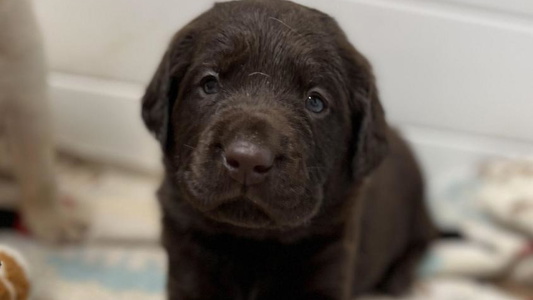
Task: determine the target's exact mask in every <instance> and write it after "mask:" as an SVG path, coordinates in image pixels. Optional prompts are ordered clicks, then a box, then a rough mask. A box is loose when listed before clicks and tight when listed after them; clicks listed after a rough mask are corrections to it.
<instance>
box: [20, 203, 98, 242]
mask: <svg viewBox="0 0 533 300" xmlns="http://www.w3.org/2000/svg"><path fill="white" fill-rule="evenodd" d="M46 202H47V201H40V203H39V204H37V205H28V206H25V207H23V209H22V217H23V222H24V225H25V226H26V227H27V229H28V230H29V231H30V233H31V234H33V235H35V236H36V237H37V238H39V239H41V240H43V241H46V242H51V243H66V242H78V241H81V240H82V239H84V238H85V236H86V235H87V233H88V228H89V216H90V213H89V210H88V208H87V207H86V206H85V205H83V204H82V203H80V202H77V201H75V200H74V199H73V198H71V197H70V196H67V195H61V196H60V197H59V200H56V201H52V203H53V204H52V205H46V206H45V205H43V204H44V203H46Z"/></svg>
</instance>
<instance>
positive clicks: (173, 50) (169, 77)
mask: <svg viewBox="0 0 533 300" xmlns="http://www.w3.org/2000/svg"><path fill="white" fill-rule="evenodd" d="M191 27H192V25H189V26H187V27H185V28H184V29H182V30H181V31H179V32H178V33H177V34H176V35H175V36H174V38H173V39H172V41H171V43H170V45H169V47H168V49H167V51H166V52H165V55H164V56H163V59H162V60H161V62H160V63H159V67H158V68H157V71H156V72H155V74H154V76H153V77H152V80H151V82H150V84H149V85H148V87H147V88H146V92H145V94H144V96H143V98H142V118H143V120H144V123H145V125H146V127H147V128H148V130H150V132H152V134H154V136H155V137H156V138H157V140H159V142H160V144H161V146H162V147H163V149H165V148H166V146H167V144H168V142H169V141H168V140H169V138H170V132H169V131H170V130H171V128H170V127H169V125H170V117H171V113H172V108H173V106H174V103H175V101H176V99H177V97H178V95H179V86H180V81H181V80H182V79H183V77H184V76H185V73H186V71H187V69H188V67H189V65H190V63H191V60H192V52H193V38H192V30H191Z"/></svg>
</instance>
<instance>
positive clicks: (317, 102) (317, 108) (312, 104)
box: [305, 93, 326, 114]
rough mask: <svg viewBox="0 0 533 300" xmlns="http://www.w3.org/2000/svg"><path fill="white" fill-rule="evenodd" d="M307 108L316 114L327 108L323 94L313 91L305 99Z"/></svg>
mask: <svg viewBox="0 0 533 300" xmlns="http://www.w3.org/2000/svg"><path fill="white" fill-rule="evenodd" d="M305 108H307V110H309V111H311V112H314V113H315V114H318V113H321V112H323V111H324V110H325V109H326V103H325V102H324V100H323V99H322V96H320V95H318V94H316V93H312V94H311V95H309V96H308V97H307V99H306V100H305Z"/></svg>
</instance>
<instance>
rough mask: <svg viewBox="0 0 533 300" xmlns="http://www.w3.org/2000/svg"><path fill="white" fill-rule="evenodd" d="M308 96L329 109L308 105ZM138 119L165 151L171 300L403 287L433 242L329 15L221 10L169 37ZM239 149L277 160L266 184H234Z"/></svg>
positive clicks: (264, 8) (416, 184)
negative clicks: (205, 87)
mask: <svg viewBox="0 0 533 300" xmlns="http://www.w3.org/2000/svg"><path fill="white" fill-rule="evenodd" d="M209 74H211V75H213V76H215V77H217V78H218V80H219V82H220V91H219V92H218V93H216V94H213V95H210V94H206V93H203V92H202V80H203V79H202V78H203V77H205V76H206V75H209ZM309 91H319V92H320V94H322V95H323V97H324V98H325V100H326V103H327V109H326V111H325V112H322V113H320V114H314V113H311V112H309V111H307V110H306V109H305V99H306V97H307V95H308V93H309ZM142 114H143V118H144V120H145V123H146V125H147V127H148V128H149V129H150V130H151V131H152V132H153V133H154V134H155V135H156V137H157V138H158V139H159V141H160V142H161V145H162V149H163V151H164V164H165V170H166V177H165V180H164V182H163V184H162V186H161V189H160V191H159V199H160V202H161V206H162V209H163V215H164V217H163V224H164V227H163V228H164V230H163V242H164V245H165V247H166V249H167V252H168V256H169V263H170V266H169V278H168V292H169V296H168V297H169V299H172V300H177V299H180V300H183V299H348V298H350V297H351V296H354V295H359V294H361V293H363V292H371V291H381V292H386V293H393V294H397V293H401V292H404V291H405V290H407V289H408V288H409V284H410V283H411V281H412V278H413V272H414V269H415V263H416V262H417V260H418V258H419V257H420V255H421V253H423V251H424V249H425V247H426V245H427V243H428V242H429V241H430V239H431V238H432V237H433V236H434V230H433V226H432V224H431V222H430V220H429V219H428V216H427V213H426V210H425V207H424V203H423V184H422V178H421V176H420V173H419V170H418V168H417V165H416V162H415V160H414V158H413V156H412V154H411V152H410V151H409V149H408V148H407V146H406V144H405V143H404V142H403V141H402V140H401V139H400V138H399V137H398V135H397V134H396V133H394V132H393V131H392V130H390V129H389V128H388V126H387V124H386V121H385V117H384V112H383V109H382V107H381V104H380V102H379V98H378V92H377V89H376V86H375V82H374V76H373V74H372V70H371V67H370V64H369V62H368V61H367V60H366V59H365V58H364V57H363V56H362V55H361V54H360V53H359V52H357V51H356V50H355V49H354V47H353V46H352V45H351V44H350V43H349V42H348V41H347V39H346V37H345V35H344V33H343V32H342V31H341V29H339V27H338V26H337V24H336V22H335V21H334V20H333V19H332V18H330V17H329V16H327V15H325V14H323V13H321V12H318V11H316V10H313V9H309V8H307V7H304V6H300V5H297V4H294V3H291V2H288V1H260V0H256V1H241V2H229V3H223V4H217V5H215V7H214V8H213V9H211V10H209V11H208V12H206V13H204V14H203V15H201V16H200V17H198V18H197V19H195V20H194V21H192V22H191V23H190V24H189V25H187V26H186V27H185V28H183V29H182V30H181V31H179V32H178V33H177V34H176V35H175V37H174V38H173V40H172V42H171V44H170V46H169V48H168V50H167V52H166V54H165V56H164V57H163V60H162V61H161V64H160V66H159V68H158V70H157V72H156V74H155V76H154V78H153V79H152V82H151V83H150V85H149V86H148V88H147V91H146V94H145V96H144V98H143V113H142ZM235 139H245V140H247V141H251V142H253V143H255V144H257V145H261V146H262V147H266V148H268V149H270V150H271V151H272V152H273V153H274V154H275V156H276V160H275V162H274V166H273V168H272V169H271V170H270V171H269V173H268V177H267V178H266V180H265V181H264V182H262V183H260V184H257V185H252V186H246V187H243V186H241V184H239V183H238V182H236V181H235V180H233V179H231V178H230V177H229V176H228V175H227V172H226V170H225V168H224V164H223V162H222V159H221V157H222V156H223V155H224V148H225V147H226V145H228V143H230V142H231V141H234V140H235Z"/></svg>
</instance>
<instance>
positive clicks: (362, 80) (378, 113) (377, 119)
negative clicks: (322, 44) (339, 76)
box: [341, 40, 388, 178]
mask: <svg viewBox="0 0 533 300" xmlns="http://www.w3.org/2000/svg"><path fill="white" fill-rule="evenodd" d="M341 56H342V59H343V61H344V65H345V70H346V73H347V77H348V80H347V84H348V86H347V90H348V94H349V97H350V99H349V106H350V114H351V122H352V139H351V143H352V144H351V145H350V149H352V151H351V152H352V153H350V154H351V155H352V174H353V176H354V177H356V178H361V177H364V176H366V175H367V174H368V173H370V171H371V170H373V169H374V168H376V167H377V166H378V165H379V164H380V163H381V162H382V161H383V159H384V157H385V156H386V154H387V152H388V142H387V131H388V126H387V123H386V121H385V112H384V111H383V108H382V106H381V102H380V100H379V95H378V89H377V87H376V83H375V78H374V74H373V72H372V67H371V65H370V63H369V62H368V60H367V59H366V58H364V56H363V55H362V54H360V53H359V52H357V50H355V48H354V47H353V46H352V45H351V44H349V43H348V42H347V41H346V40H345V41H344V43H342V44H341Z"/></svg>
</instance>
